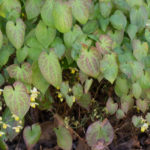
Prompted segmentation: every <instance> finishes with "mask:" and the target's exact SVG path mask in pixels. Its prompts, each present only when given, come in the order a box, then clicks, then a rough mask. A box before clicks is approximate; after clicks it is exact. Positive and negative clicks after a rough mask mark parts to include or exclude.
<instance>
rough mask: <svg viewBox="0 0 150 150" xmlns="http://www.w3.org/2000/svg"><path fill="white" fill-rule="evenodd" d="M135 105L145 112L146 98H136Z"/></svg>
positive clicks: (146, 106)
mask: <svg viewBox="0 0 150 150" xmlns="http://www.w3.org/2000/svg"><path fill="white" fill-rule="evenodd" d="M136 105H137V107H138V108H139V109H140V110H141V111H142V112H143V113H145V112H146V110H148V101H147V100H141V99H138V100H136Z"/></svg>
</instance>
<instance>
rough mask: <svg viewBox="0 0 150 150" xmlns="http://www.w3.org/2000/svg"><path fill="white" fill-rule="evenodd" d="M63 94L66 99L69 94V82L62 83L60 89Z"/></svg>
mask: <svg viewBox="0 0 150 150" xmlns="http://www.w3.org/2000/svg"><path fill="white" fill-rule="evenodd" d="M60 91H61V94H62V95H63V96H64V97H66V96H67V95H68V92H69V83H68V82H62V84H61V87H60Z"/></svg>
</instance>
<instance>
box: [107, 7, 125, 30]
mask: <svg viewBox="0 0 150 150" xmlns="http://www.w3.org/2000/svg"><path fill="white" fill-rule="evenodd" d="M110 22H111V24H112V26H113V27H114V28H115V29H117V30H124V29H125V27H126V25H127V19H126V17H125V15H124V14H123V12H122V11H120V10H116V11H115V13H114V14H113V15H112V16H111V17H110Z"/></svg>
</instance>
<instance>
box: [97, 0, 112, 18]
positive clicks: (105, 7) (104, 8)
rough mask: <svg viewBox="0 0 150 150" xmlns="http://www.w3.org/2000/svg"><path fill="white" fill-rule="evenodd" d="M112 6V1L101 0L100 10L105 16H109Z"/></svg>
mask: <svg viewBox="0 0 150 150" xmlns="http://www.w3.org/2000/svg"><path fill="white" fill-rule="evenodd" d="M112 7H113V5H112V2H111V1H99V8H100V12H101V15H102V16H103V17H104V18H108V17H109V15H110V13H111V10H112Z"/></svg>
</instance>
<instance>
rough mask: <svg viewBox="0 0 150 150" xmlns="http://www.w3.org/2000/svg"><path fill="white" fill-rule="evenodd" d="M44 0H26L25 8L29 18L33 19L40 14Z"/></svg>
mask: <svg viewBox="0 0 150 150" xmlns="http://www.w3.org/2000/svg"><path fill="white" fill-rule="evenodd" d="M41 4H42V0H26V2H25V10H26V14H27V18H28V19H29V20H30V19H33V18H35V17H37V16H38V15H39V14H40V10H41Z"/></svg>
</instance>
